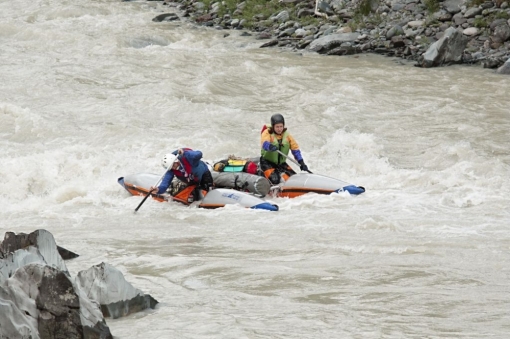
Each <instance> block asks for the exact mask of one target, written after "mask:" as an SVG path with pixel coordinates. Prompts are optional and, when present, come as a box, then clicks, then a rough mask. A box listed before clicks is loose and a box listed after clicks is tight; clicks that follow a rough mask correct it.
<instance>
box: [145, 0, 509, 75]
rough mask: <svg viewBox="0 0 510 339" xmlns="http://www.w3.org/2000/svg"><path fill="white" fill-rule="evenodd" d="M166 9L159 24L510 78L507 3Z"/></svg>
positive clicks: (256, 2) (237, 1) (290, 3)
mask: <svg viewBox="0 0 510 339" xmlns="http://www.w3.org/2000/svg"><path fill="white" fill-rule="evenodd" d="M163 5H164V6H167V7H168V8H169V13H164V14H161V15H158V16H157V17H155V18H154V19H153V20H154V21H171V20H180V19H181V17H182V18H185V20H186V19H188V20H191V21H193V22H195V23H197V24H199V25H204V26H209V27H213V28H216V29H245V30H246V33H245V34H255V35H256V38H257V39H261V40H267V41H265V42H261V47H271V46H278V47H282V48H288V49H291V50H309V51H314V52H317V53H320V54H327V55H352V54H357V53H377V54H382V55H386V56H395V57H400V58H404V59H408V60H412V61H416V65H417V66H422V67H433V66H441V65H449V64H455V63H456V64H476V65H481V66H482V67H484V68H491V69H496V68H497V69H498V73H502V74H510V6H509V3H508V2H507V1H503V0H491V1H484V0H446V1H439V0H386V1H383V0H355V1H346V0H323V1H321V0H317V1H315V0H271V1H263V0H246V1H241V0H225V1H221V2H220V1H214V0H203V1H198V0H178V1H176V2H168V1H167V2H164V3H163ZM170 8H177V9H178V10H179V11H180V12H179V15H177V13H172V12H171V9H170ZM248 32H250V33H248ZM447 32H448V33H447ZM452 37H454V38H455V42H452ZM427 58H433V59H429V60H427Z"/></svg>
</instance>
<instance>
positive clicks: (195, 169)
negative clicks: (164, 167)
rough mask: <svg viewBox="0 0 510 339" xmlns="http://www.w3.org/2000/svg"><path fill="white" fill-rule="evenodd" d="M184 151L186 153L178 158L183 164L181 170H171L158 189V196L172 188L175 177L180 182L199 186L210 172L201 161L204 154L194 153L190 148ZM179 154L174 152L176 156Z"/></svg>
mask: <svg viewBox="0 0 510 339" xmlns="http://www.w3.org/2000/svg"><path fill="white" fill-rule="evenodd" d="M183 150H184V153H183V154H182V155H179V156H178V159H179V161H180V162H181V164H180V166H179V168H178V169H176V170H173V169H170V170H168V171H167V172H166V173H165V176H164V177H163V180H161V184H160V185H159V187H158V194H163V193H165V192H166V190H167V189H168V187H170V184H171V182H172V180H173V178H174V176H177V178H178V179H179V180H181V181H184V182H186V183H188V184H198V183H200V181H201V180H202V176H203V175H204V173H205V172H207V171H209V168H208V167H207V165H206V164H205V163H204V162H203V161H202V160H200V159H202V152H200V151H193V150H192V149H190V148H183ZM177 153H178V150H175V151H173V152H172V154H175V155H177Z"/></svg>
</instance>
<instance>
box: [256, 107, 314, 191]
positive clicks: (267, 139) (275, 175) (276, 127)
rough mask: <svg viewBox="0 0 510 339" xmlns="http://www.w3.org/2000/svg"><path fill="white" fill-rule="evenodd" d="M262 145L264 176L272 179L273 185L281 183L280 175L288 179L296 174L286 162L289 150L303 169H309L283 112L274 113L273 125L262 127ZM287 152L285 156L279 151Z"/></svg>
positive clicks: (261, 158) (261, 166) (261, 163)
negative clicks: (286, 123) (289, 129)
mask: <svg viewBox="0 0 510 339" xmlns="http://www.w3.org/2000/svg"><path fill="white" fill-rule="evenodd" d="M260 145H261V147H262V150H261V157H260V164H259V166H260V169H261V170H262V172H264V176H265V177H266V178H267V179H268V180H269V181H271V183H272V184H273V185H278V184H279V183H280V176H281V178H283V180H287V179H288V178H289V177H290V176H291V175H294V174H296V172H294V170H293V169H292V168H291V167H290V166H289V165H288V164H287V163H286V162H285V160H286V158H287V157H286V156H287V155H288V154H289V151H291V152H292V155H293V156H294V159H296V161H297V162H298V163H299V165H300V169H301V170H302V171H308V166H306V164H305V162H304V160H303V157H302V156H301V151H300V150H299V145H298V144H297V142H296V140H294V138H293V137H292V135H290V133H289V132H288V131H287V128H285V119H284V118H283V116H282V115H281V114H274V115H273V116H272V117H271V126H266V125H264V127H263V128H262V133H261V136H260ZM278 151H280V152H282V153H283V154H285V156H283V155H281V154H280V153H278Z"/></svg>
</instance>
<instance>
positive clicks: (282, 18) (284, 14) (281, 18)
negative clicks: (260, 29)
mask: <svg viewBox="0 0 510 339" xmlns="http://www.w3.org/2000/svg"><path fill="white" fill-rule="evenodd" d="M289 19H290V15H289V12H288V11H281V12H280V13H278V14H277V15H276V16H275V17H274V20H275V21H278V22H287V21H289Z"/></svg>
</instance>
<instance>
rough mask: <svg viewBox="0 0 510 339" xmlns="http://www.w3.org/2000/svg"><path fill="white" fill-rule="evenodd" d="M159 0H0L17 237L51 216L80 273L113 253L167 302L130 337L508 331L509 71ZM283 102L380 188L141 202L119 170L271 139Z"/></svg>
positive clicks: (307, 142) (1, 85) (294, 126)
mask: <svg viewBox="0 0 510 339" xmlns="http://www.w3.org/2000/svg"><path fill="white" fill-rule="evenodd" d="M161 6H162V5H161V3H159V4H158V3H154V2H150V3H143V2H118V1H87V2H80V4H78V2H76V1H73V2H72V1H66V0H17V1H7V0H1V1H0V136H1V139H0V142H1V147H0V176H1V181H0V205H1V211H0V230H1V231H2V234H1V235H0V236H1V237H2V238H3V233H4V232H5V231H14V232H31V231H34V230H36V229H39V228H43V229H46V230H48V231H50V232H52V233H53V235H54V236H55V239H56V241H57V243H58V244H59V245H61V246H63V247H65V248H68V249H70V250H72V251H74V252H76V253H78V254H80V257H79V258H78V259H75V260H73V261H69V262H67V265H68V268H69V270H70V272H71V273H72V274H73V275H75V274H76V273H77V272H78V271H80V270H82V269H86V268H88V267H90V266H91V265H95V264H98V263H101V262H103V261H104V262H107V263H110V264H112V265H114V266H115V267H117V268H118V269H120V270H121V271H122V272H123V273H124V274H125V276H126V278H127V279H128V281H130V282H131V283H132V284H133V285H134V286H135V287H137V288H140V289H141V290H143V291H144V292H146V293H150V294H151V295H152V296H153V297H155V298H156V299H157V300H158V301H159V302H160V303H159V305H158V306H157V308H156V309H155V310H151V311H146V312H141V313H137V314H135V315H132V316H129V317H127V318H123V319H118V320H111V319H107V323H108V325H109V326H110V329H111V331H112V333H113V335H114V336H115V337H116V338H144V339H145V338H194V339H196V338H232V339H234V338H289V339H297V338H359V339H363V338H473V339H474V338H507V337H508V334H509V333H510V282H509V278H510V229H509V227H510V211H509V210H510V208H509V207H510V136H509V131H510V113H509V107H510V106H509V101H508V95H509V94H508V92H509V88H510V77H504V76H499V75H496V74H494V73H493V71H491V70H484V69H481V68H478V67H472V68H471V67H461V66H455V67H448V68H441V69H426V70H425V69H420V68H416V67H413V66H412V64H408V63H406V62H402V61H399V60H394V59H392V58H385V57H380V56H374V55H368V56H367V55H360V56H359V57H325V56H319V55H317V54H309V53H306V52H304V53H302V54H300V53H295V52H290V51H281V50H278V49H259V48H258V46H259V45H260V44H261V41H257V40H255V39H254V37H242V36H241V32H240V31H228V33H230V36H229V37H224V34H225V33H227V31H218V30H214V29H203V28H193V27H192V26H190V25H187V24H185V23H183V22H181V23H154V22H152V18H153V17H155V16H156V15H158V14H161V13H163V12H162V9H161V8H162V7H161ZM274 113H281V114H283V115H284V116H285V117H286V121H287V127H288V128H289V130H290V131H291V133H292V134H293V135H294V137H295V138H296V140H297V141H298V143H299V145H300V147H301V150H302V154H303V156H304V159H305V161H306V163H307V164H308V166H309V168H310V170H311V171H313V172H315V173H319V174H324V175H328V176H332V177H335V178H339V179H342V180H344V181H347V182H349V183H353V184H356V185H362V186H364V187H365V188H366V190H367V191H366V193H365V194H362V195H360V196H357V197H352V196H349V195H346V194H335V195H332V196H319V195H313V194H310V195H307V196H304V197H300V198H296V199H273V201H274V202H275V203H277V204H278V205H279V206H280V211H279V212H267V211H253V210H245V209H242V208H239V207H229V208H224V209H218V210H202V209H198V208H187V207H185V206H182V205H179V204H177V203H157V202H155V201H152V200H148V201H147V202H146V203H145V204H144V205H143V206H142V208H141V209H140V210H139V211H138V213H136V214H134V213H133V211H134V209H135V207H136V206H137V205H138V204H139V202H140V201H141V198H140V197H131V196H130V195H129V194H128V193H127V192H126V191H125V190H124V189H123V188H122V187H121V186H119V185H118V184H117V178H118V177H120V176H124V175H128V174H133V173H138V172H152V173H156V174H161V175H162V174H163V173H162V172H163V168H162V167H161V165H160V159H161V158H162V157H163V155H164V154H165V153H168V152H169V151H172V150H174V149H175V148H177V147H180V146H188V147H191V148H194V149H199V150H201V151H203V153H204V158H205V159H206V160H209V161H215V160H220V159H222V158H225V157H226V156H228V155H229V154H235V155H238V156H255V155H257V154H258V152H259V137H260V134H259V132H260V129H261V127H262V125H263V124H264V123H268V122H269V118H270V116H271V115H272V114H274ZM0 316H1V315H0Z"/></svg>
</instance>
